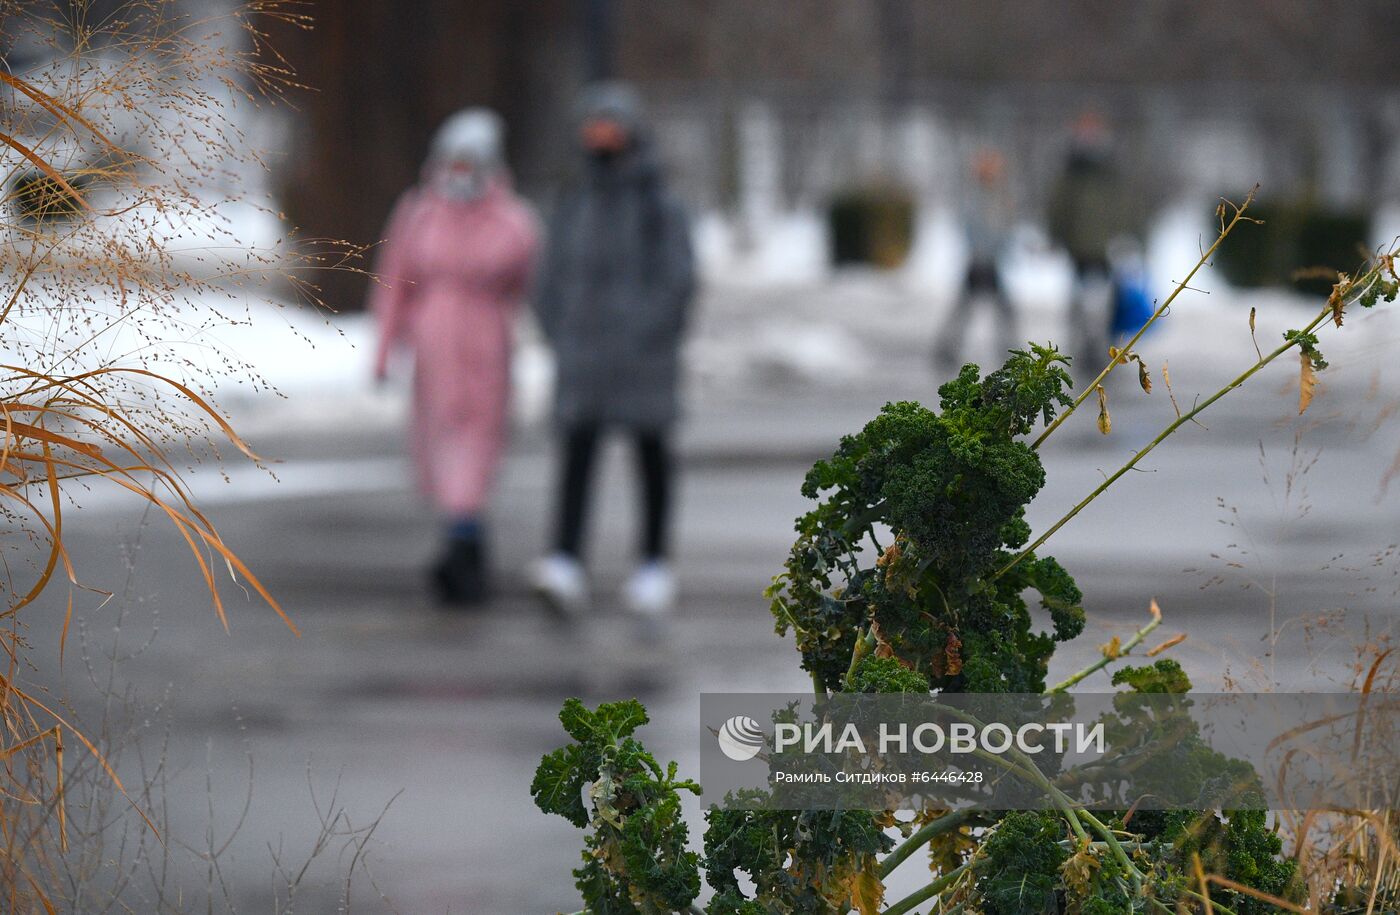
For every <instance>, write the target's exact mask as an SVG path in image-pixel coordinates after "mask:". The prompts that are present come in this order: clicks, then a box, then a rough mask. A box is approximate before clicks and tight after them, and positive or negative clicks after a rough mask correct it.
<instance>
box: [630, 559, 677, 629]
mask: <svg viewBox="0 0 1400 915" xmlns="http://www.w3.org/2000/svg"><path fill="white" fill-rule="evenodd" d="M676 590H677V589H676V576H674V575H672V574H671V569H670V567H669V566H667V565H666V563H664V562H661V561H659V560H657V561H653V562H648V563H647V564H646V565H644V566H642V567H641V568H639V569H637V571H635V572H633V573H632V577H631V578H629V579H628V580H627V584H626V585H624V586H623V588H622V599H623V601H624V602H625V603H626V605H627V609H628V610H631V611H632V612H633V613H635V614H637V615H638V616H645V617H661V616H666V615H667V614H669V613H670V612H671V610H672V609H673V608H674V607H675V606H676Z"/></svg>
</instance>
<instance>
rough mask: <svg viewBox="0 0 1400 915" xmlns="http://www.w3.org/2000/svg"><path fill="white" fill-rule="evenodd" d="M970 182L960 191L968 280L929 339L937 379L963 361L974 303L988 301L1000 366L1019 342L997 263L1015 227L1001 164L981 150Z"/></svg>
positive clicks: (995, 152) (989, 150) (998, 158)
mask: <svg viewBox="0 0 1400 915" xmlns="http://www.w3.org/2000/svg"><path fill="white" fill-rule="evenodd" d="M971 179H972V180H971V181H968V182H967V183H966V184H965V185H964V192H963V197H962V214H961V219H962V225H963V230H964V232H965V233H966V235H967V255H968V256H967V274H966V276H965V278H964V279H963V286H962V293H961V295H960V296H959V297H958V300H957V303H956V304H955V305H954V306H953V312H952V314H950V315H949V316H948V318H947V320H945V321H944V322H943V325H942V326H941V327H940V328H939V329H938V333H937V335H936V337H935V339H934V349H933V354H934V367H935V368H936V369H937V370H938V372H939V373H940V374H947V373H949V372H951V371H954V370H956V369H957V368H958V366H959V364H960V363H961V360H962V358H963V340H964V338H965V336H966V334H967V327H968V325H969V324H970V323H972V320H973V318H974V317H975V316H976V305H977V302H978V300H979V299H988V300H990V302H991V304H992V306H993V307H994V308H995V310H996V314H995V316H994V319H993V320H994V321H995V327H994V328H993V334H992V336H993V339H994V340H995V341H996V356H995V357H994V358H993V359H992V362H993V363H999V362H1001V361H1002V360H1003V359H1004V358H1005V356H1006V351H1007V350H1009V349H1012V348H1013V347H1014V346H1015V345H1016V344H1017V343H1018V342H1019V341H1018V336H1017V326H1016V311H1015V309H1014V308H1013V307H1012V304H1011V300H1010V298H1008V297H1007V294H1006V289H1005V286H1004V284H1003V283H1002V278H1001V269H1000V259H1001V256H1002V253H1003V252H1004V250H1005V248H1006V244H1007V240H1008V239H1009V238H1010V235H1011V230H1012V228H1013V227H1014V223H1015V216H1016V213H1015V209H1014V207H1013V205H1012V201H1011V198H1010V195H1009V193H1008V190H1007V184H1006V159H1005V157H1003V156H1002V154H1001V152H1000V151H999V150H997V149H995V148H994V147H991V146H984V147H982V148H981V149H979V150H978V151H977V153H976V155H974V156H973V157H972V168H971Z"/></svg>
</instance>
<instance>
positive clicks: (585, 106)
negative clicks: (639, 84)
mask: <svg viewBox="0 0 1400 915" xmlns="http://www.w3.org/2000/svg"><path fill="white" fill-rule="evenodd" d="M575 112H576V114H577V117H578V120H579V122H580V123H582V122H584V121H586V120H588V119H590V118H609V119H611V120H614V121H617V122H618V123H619V124H621V125H622V126H623V127H625V128H627V132H628V133H630V134H631V135H632V136H633V137H634V138H638V137H640V136H641V135H642V134H643V133H644V132H645V128H646V110H645V108H644V106H643V105H642V97H641V96H640V95H638V94H637V90H636V89H634V88H633V87H632V86H631V85H630V84H629V83H624V82H620V81H618V80H607V81H604V82H601V83H592V84H590V85H588V86H585V87H584V88H583V91H582V92H580V93H579V97H578V103H577V105H576V106H575Z"/></svg>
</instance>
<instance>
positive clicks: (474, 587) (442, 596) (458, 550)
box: [432, 537, 490, 607]
mask: <svg viewBox="0 0 1400 915" xmlns="http://www.w3.org/2000/svg"><path fill="white" fill-rule="evenodd" d="M432 584H433V592H434V594H435V595H436V596H437V599H438V601H439V602H440V603H442V604H446V605H449V606H453V607H475V606H478V605H480V604H482V603H484V602H485V601H486V599H487V597H489V596H490V582H489V581H488V576H487V571H486V545H485V543H484V542H483V541H482V540H481V538H479V537H477V538H472V539H470V540H459V539H452V540H448V542H447V549H446V551H444V553H443V557H442V559H440V560H439V561H438V563H437V565H435V566H433V570H432Z"/></svg>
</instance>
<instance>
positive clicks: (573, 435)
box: [555, 423, 672, 560]
mask: <svg viewBox="0 0 1400 915" xmlns="http://www.w3.org/2000/svg"><path fill="white" fill-rule="evenodd" d="M628 431H629V433H630V434H631V435H632V436H633V437H634V439H635V440H636V444H637V464H638V470H639V476H640V480H641V490H642V511H643V515H642V529H641V537H640V545H639V550H640V552H641V555H642V557H643V558H644V559H647V560H655V559H664V558H665V557H666V554H667V551H668V548H669V544H668V542H667V537H668V534H669V522H670V511H671V478H672V469H671V452H670V448H669V443H668V442H667V441H666V435H665V433H664V432H663V431H662V430H660V429H629V430H628ZM601 433H602V429H601V428H600V427H599V426H598V425H597V424H595V423H588V424H584V425H578V426H572V427H570V428H568V429H566V430H564V455H563V468H562V473H561V475H560V481H559V529H558V536H557V538H556V540H555V547H556V549H558V550H559V552H561V553H567V554H568V555H570V556H575V557H577V556H579V555H580V554H581V553H582V548H583V534H584V527H585V525H586V523H587V515H588V501H589V496H590V494H591V491H592V489H593V464H594V458H595V457H596V455H597V453H598V440H599V438H601Z"/></svg>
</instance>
